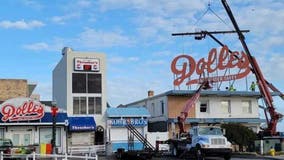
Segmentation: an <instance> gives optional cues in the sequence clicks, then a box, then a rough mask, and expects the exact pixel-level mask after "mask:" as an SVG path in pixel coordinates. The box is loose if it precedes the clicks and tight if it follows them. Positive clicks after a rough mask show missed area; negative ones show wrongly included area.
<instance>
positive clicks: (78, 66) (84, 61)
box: [74, 58, 100, 72]
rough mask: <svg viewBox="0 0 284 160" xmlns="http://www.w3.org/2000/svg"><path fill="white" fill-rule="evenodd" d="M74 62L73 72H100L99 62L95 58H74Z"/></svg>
mask: <svg viewBox="0 0 284 160" xmlns="http://www.w3.org/2000/svg"><path fill="white" fill-rule="evenodd" d="M74 61H75V62H74V70H75V71H92V72H99V71H100V60H99V59H97V58H75V59H74Z"/></svg>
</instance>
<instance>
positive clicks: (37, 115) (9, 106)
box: [1, 100, 44, 122]
mask: <svg viewBox="0 0 284 160" xmlns="http://www.w3.org/2000/svg"><path fill="white" fill-rule="evenodd" d="M1 114H2V121H3V122H7V121H10V122H13V121H28V120H38V119H41V118H42V117H43V116H44V105H43V104H41V103H40V102H36V101H32V100H27V101H24V102H23V103H22V104H21V105H15V104H13V103H3V105H2V108H1Z"/></svg>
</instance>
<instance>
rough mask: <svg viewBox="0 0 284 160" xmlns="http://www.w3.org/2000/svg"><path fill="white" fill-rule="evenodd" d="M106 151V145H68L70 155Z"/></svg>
mask: <svg viewBox="0 0 284 160" xmlns="http://www.w3.org/2000/svg"><path fill="white" fill-rule="evenodd" d="M102 152H105V145H92V146H70V147H68V153H69V154H70V155H74V154H75V155H77V154H80V155H82V154H83V155H85V154H88V155H90V156H91V155H93V154H97V153H102Z"/></svg>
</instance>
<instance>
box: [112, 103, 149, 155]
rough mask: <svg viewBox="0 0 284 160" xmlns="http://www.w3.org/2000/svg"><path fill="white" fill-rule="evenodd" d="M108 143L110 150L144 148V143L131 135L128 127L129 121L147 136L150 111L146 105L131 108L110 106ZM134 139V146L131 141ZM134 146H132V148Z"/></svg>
mask: <svg viewBox="0 0 284 160" xmlns="http://www.w3.org/2000/svg"><path fill="white" fill-rule="evenodd" d="M107 117H108V118H107V122H108V123H107V134H108V142H109V144H108V145H107V148H108V151H109V152H116V151H117V149H119V148H123V149H124V150H130V149H134V150H142V149H143V144H142V142H140V141H139V140H137V138H136V137H131V136H132V134H131V132H130V131H129V130H128V129H127V127H126V124H127V121H128V122H129V123H130V124H131V125H132V126H133V127H135V129H136V130H137V132H139V133H140V134H141V135H142V136H143V137H147V133H148V130H147V126H148V118H149V117H150V113H149V112H148V110H147V109H146V108H144V107H129V108H108V109H107ZM131 138H133V139H132V146H131V145H130V144H131V143H130V141H131ZM131 147H132V148H131Z"/></svg>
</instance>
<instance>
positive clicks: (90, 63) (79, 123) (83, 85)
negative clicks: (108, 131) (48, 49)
mask: <svg viewBox="0 0 284 160" xmlns="http://www.w3.org/2000/svg"><path fill="white" fill-rule="evenodd" d="M106 98H107V94H106V62H105V54H102V53H93V52H78V51H73V50H72V49H71V48H68V47H65V48H64V49H63V50H62V59H61V60H60V62H59V63H58V64H57V65H56V67H55V68H54V70H53V100H54V101H56V102H57V106H58V107H59V108H62V109H64V110H66V111H67V114H68V119H69V131H70V132H69V135H68V138H69V139H68V142H69V145H92V144H100V143H104V141H105V134H104V130H105V124H106V122H105V111H106V105H107V102H106ZM86 117H87V118H86ZM88 117H89V118H88ZM93 119H94V120H95V121H94V120H93Z"/></svg>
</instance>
